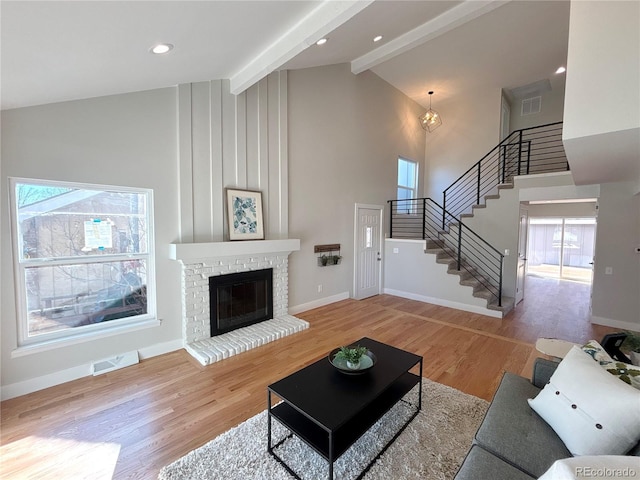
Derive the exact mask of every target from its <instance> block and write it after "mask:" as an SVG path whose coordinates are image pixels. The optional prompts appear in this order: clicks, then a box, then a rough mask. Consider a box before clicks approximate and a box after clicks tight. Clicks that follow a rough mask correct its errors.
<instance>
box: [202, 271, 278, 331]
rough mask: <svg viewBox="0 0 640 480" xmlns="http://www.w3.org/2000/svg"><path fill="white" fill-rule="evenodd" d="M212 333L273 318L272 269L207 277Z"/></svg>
mask: <svg viewBox="0 0 640 480" xmlns="http://www.w3.org/2000/svg"><path fill="white" fill-rule="evenodd" d="M209 302H210V321H211V336H212V337H215V336H216V335H222V334H223V333H226V332H230V331H232V330H235V329H237V328H242V327H246V326H248V325H252V324H254V323H259V322H263V321H265V320H270V319H272V318H273V269H272V268H266V269H263V270H252V271H249V272H240V273H230V274H227V275H218V276H215V277H209Z"/></svg>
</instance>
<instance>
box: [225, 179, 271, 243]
mask: <svg viewBox="0 0 640 480" xmlns="http://www.w3.org/2000/svg"><path fill="white" fill-rule="evenodd" d="M226 191H227V209H228V212H229V215H228V217H229V240H263V239H264V222H263V220H262V193H261V192H254V191H251V190H236V189H233V188H227V189H226Z"/></svg>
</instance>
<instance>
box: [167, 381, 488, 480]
mask: <svg viewBox="0 0 640 480" xmlns="http://www.w3.org/2000/svg"><path fill="white" fill-rule="evenodd" d="M422 390H423V396H422V411H421V412H420V413H419V414H418V416H416V418H414V419H413V420H412V421H411V423H410V424H409V426H408V427H407V428H406V429H405V430H404V432H402V434H401V435H400V436H399V437H398V438H397V439H396V441H395V442H394V443H393V444H392V445H391V446H390V447H389V449H388V450H387V451H386V452H385V453H384V454H383V455H382V457H380V458H379V459H378V460H377V462H376V463H375V464H374V465H373V466H372V467H371V469H370V470H369V471H368V472H367V474H366V475H365V477H364V478H365V479H369V480H371V479H421V480H444V479H452V478H453V477H454V476H455V473H456V471H457V469H458V467H459V465H460V464H461V463H462V460H463V459H464V456H465V455H466V453H467V450H468V449H469V447H470V446H471V442H472V440H473V436H474V435H475V432H476V430H477V428H478V426H479V425H480V422H481V421H482V418H483V417H484V414H485V412H486V410H487V407H488V405H489V404H488V402H486V401H485V400H482V399H480V398H477V397H474V396H472V395H467V394H465V393H462V392H460V391H458V390H456V389H454V388H451V387H448V386H446V385H442V384H439V383H436V382H432V381H430V380H428V379H426V378H425V379H423V386H422ZM417 393H418V387H416V388H415V389H414V390H412V391H411V392H409V394H407V396H406V397H405V399H406V400H408V401H411V402H414V403H415V402H416V401H417V397H418V395H417ZM410 414H411V409H410V408H409V407H408V406H407V405H406V404H405V403H403V402H400V403H399V404H398V405H396V406H395V407H394V408H393V409H391V410H390V411H389V412H388V413H387V414H385V416H383V417H382V418H381V419H380V421H378V423H376V424H375V425H374V426H373V427H372V428H371V429H370V430H369V431H368V432H367V433H365V434H364V435H363V436H362V437H361V438H360V439H359V440H358V441H357V442H356V443H355V444H354V445H353V446H352V447H351V448H350V449H349V450H347V452H345V454H344V455H342V457H340V458H339V459H338V460H337V461H336V463H335V466H334V475H335V478H339V479H352V478H356V477H357V476H358V475H359V474H360V472H361V471H362V469H363V468H364V466H365V465H366V464H368V463H369V461H370V460H371V459H373V458H374V457H375V455H376V454H377V453H378V452H379V451H380V450H381V448H382V447H383V446H384V444H386V442H387V441H388V439H389V438H391V437H393V435H394V434H395V433H396V432H397V431H398V429H399V427H400V426H401V424H402V423H404V421H405V419H406V418H408V417H409V416H410ZM287 434H288V431H287V430H286V429H285V428H284V427H282V426H281V425H280V424H279V423H278V422H277V421H276V420H273V438H274V439H275V440H279V439H282V438H284V437H286V436H287ZM273 443H275V441H274V442H273ZM277 453H278V454H279V456H280V457H281V458H284V459H285V460H286V462H287V464H288V465H290V466H291V467H292V468H293V470H294V471H295V472H296V473H297V474H298V475H299V476H301V477H302V478H303V479H304V480H306V479H314V480H315V479H320V478H327V477H328V467H327V462H326V461H325V460H324V459H323V458H322V457H320V456H319V455H318V454H317V453H316V452H315V451H313V450H312V449H311V448H310V447H308V446H307V445H306V444H305V443H303V442H302V441H300V440H298V439H297V438H296V437H295V436H294V437H292V438H291V439H289V440H287V441H286V442H284V444H283V445H282V446H281V447H279V448H278V450H277ZM158 478H159V479H160V480H177V479H181V480H182V479H193V480H196V479H198V480H201V479H224V480H236V479H237V480H247V479H263V480H290V479H291V478H293V477H292V476H291V475H290V474H289V473H288V472H287V471H286V470H285V469H284V467H282V465H280V464H279V463H278V462H277V461H276V460H275V459H274V458H273V457H272V456H271V455H269V453H268V452H267V413H266V411H263V412H261V413H259V414H258V415H256V416H254V417H251V418H250V419H249V420H247V421H245V422H243V423H241V424H240V425H238V426H237V427H234V428H232V429H231V430H229V431H227V432H225V433H223V434H222V435H220V436H219V437H217V438H215V439H213V440H212V441H210V442H209V443H207V444H206V445H203V446H202V447H200V448H198V449H196V450H193V451H192V452H190V453H188V454H187V455H185V456H184V457H182V458H180V459H179V460H177V461H175V462H174V463H172V464H171V465H168V466H166V467H164V468H162V470H161V471H160V474H159V476H158Z"/></svg>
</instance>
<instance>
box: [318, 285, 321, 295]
mask: <svg viewBox="0 0 640 480" xmlns="http://www.w3.org/2000/svg"><path fill="white" fill-rule="evenodd" d="M318 293H322V284H320V285H318Z"/></svg>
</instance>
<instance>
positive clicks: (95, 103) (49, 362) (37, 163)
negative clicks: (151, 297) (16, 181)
mask: <svg viewBox="0 0 640 480" xmlns="http://www.w3.org/2000/svg"><path fill="white" fill-rule="evenodd" d="M176 118H177V116H176V89H175V88H167V89H160V90H152V91H147V92H141V93H134V94H128V95H116V96H109V97H101V98H94V99H89V100H80V101H74V102H65V103H57V104H51V105H44V106H39V107H30V108H22V109H16V110H8V111H4V112H2V179H1V181H0V185H1V186H2V196H3V197H5V198H7V197H8V192H7V187H8V180H7V177H8V176H17V177H27V178H36V179H48V180H65V181H72V182H86V183H97V184H106V185H124V186H132V187H143V188H151V189H153V191H154V203H155V205H154V209H155V217H156V222H155V240H156V274H157V278H158V281H157V298H158V304H157V307H158V317H159V318H160V319H162V320H163V322H162V324H161V325H160V326H159V327H154V328H146V329H144V330H138V331H133V332H128V333H126V334H120V335H117V336H113V337H110V338H100V339H96V340H91V341H87V342H83V343H78V344H75V345H71V346H66V347H61V348H56V349H54V350H48V351H44V352H41V353H33V354H29V355H25V356H19V357H13V356H12V352H13V351H14V350H15V349H16V347H17V332H16V328H17V326H16V305H15V292H14V277H13V268H12V265H13V259H12V252H11V238H10V219H9V209H8V208H7V207H5V208H3V209H2V213H1V215H0V219H1V221H2V228H1V238H2V246H1V256H2V272H1V273H2V275H1V277H2V301H1V304H2V306H1V315H2V317H1V325H0V328H1V333H2V335H1V337H2V340H1V342H2V344H1V345H2V371H1V374H2V380H1V383H2V385H3V386H6V385H7V384H13V383H15V382H20V381H25V380H28V379H33V378H35V377H39V376H43V375H47V374H54V373H56V372H64V371H67V373H68V374H69V375H70V377H71V378H73V377H74V376H78V373H79V372H80V371H82V372H84V374H85V375H86V374H88V373H89V369H88V363H89V362H91V361H93V360H99V359H102V358H106V357H108V356H110V355H114V354H118V353H123V352H127V351H130V350H140V349H145V348H147V349H150V351H153V350H154V349H156V348H162V347H158V346H159V345H162V344H165V343H171V345H173V346H175V340H176V339H178V338H180V322H179V319H180V280H179V279H180V277H179V267H178V265H177V263H176V262H173V261H171V260H169V244H170V243H171V242H174V241H176V240H177V238H178V235H179V232H178V225H179V209H178V205H179V204H178V194H179V192H178V184H177V182H176V178H178V162H177V136H176V132H177V128H176V127H177V125H176ZM4 205H6V203H4ZM178 345H179V344H178ZM80 366H81V367H82V368H80V369H79V370H74V368H79V367H80ZM70 370H73V371H72V372H69V371H70ZM65 379H69V377H68V376H65V375H62V376H61V377H60V378H59V380H65Z"/></svg>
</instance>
